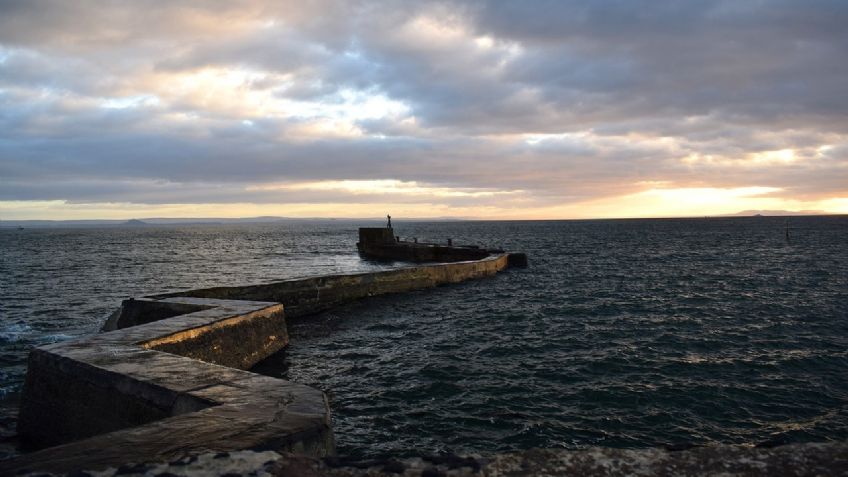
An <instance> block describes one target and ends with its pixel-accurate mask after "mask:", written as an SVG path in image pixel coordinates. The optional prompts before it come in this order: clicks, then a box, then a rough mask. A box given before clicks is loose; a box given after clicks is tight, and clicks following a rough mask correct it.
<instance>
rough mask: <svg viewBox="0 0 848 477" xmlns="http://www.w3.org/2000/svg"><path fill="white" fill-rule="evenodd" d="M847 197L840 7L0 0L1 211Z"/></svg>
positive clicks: (429, 210) (647, 207)
mask: <svg viewBox="0 0 848 477" xmlns="http://www.w3.org/2000/svg"><path fill="white" fill-rule="evenodd" d="M747 209H770V210H777V209H783V210H821V211H828V212H835V213H848V2H845V1H844V0H830V1H827V0H822V1H816V0H797V1H780V0H775V1H771V0H749V1H739V0H728V1H712V0H692V1H677V0H673V1H662V0H645V1H637V0H619V1H606V0H601V1H591V2H589V1H573V2H571V1H566V0H562V1H512V0H504V1H491V2H485V1H466V2H451V1H443V2H433V3H430V2H421V1H408V2H407V1H393V0H381V1H377V2H369V1H346V2H343V1H339V2H336V1H332V0H326V1H324V0H317V1H293V2H282V1H267V2H266V1H260V0H226V1H214V0H210V1H167V2H164V1H158V0H156V1H153V0H149V1H147V0H134V1H125V2H121V1H93V0H92V1H86V0H77V1H66V0H58V1H41V0H0V219H37V218H51V219H76V218H131V217H246V216H257V215H281V216H292V217H298V216H300V217H306V216H308V217H317V216H322V217H377V216H381V215H385V214H386V213H391V214H392V215H393V216H395V217H441V216H462V217H477V218H584V217H640V216H641V217H654V216H699V215H713V214H724V213H734V212H738V211H741V210H747Z"/></svg>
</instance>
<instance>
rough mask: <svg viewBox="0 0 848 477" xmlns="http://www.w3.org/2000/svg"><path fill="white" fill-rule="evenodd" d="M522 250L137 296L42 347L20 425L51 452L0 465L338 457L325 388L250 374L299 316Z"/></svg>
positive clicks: (2, 470)
mask: <svg viewBox="0 0 848 477" xmlns="http://www.w3.org/2000/svg"><path fill="white" fill-rule="evenodd" d="M510 261H511V260H510V255H509V254H506V253H498V254H492V255H488V254H487V256H485V257H483V258H481V259H478V260H466V261H459V262H453V263H438V264H432V265H419V266H412V267H407V268H401V269H396V270H387V271H379V272H372V273H358V274H349V275H330V276H320V277H311V278H305V279H299V280H283V281H277V282H270V283H266V284H260V285H246V286H236V287H217V288H206V289H198V290H190V291H184V292H179V293H172V294H162V295H155V296H149V297H145V298H138V299H129V300H125V301H124V302H123V303H122V305H121V308H120V309H119V310H118V311H117V312H116V313H115V314H113V315H112V316H111V317H110V318H109V320H108V322H107V323H106V325H105V326H104V331H105V332H104V333H101V334H98V335H94V336H89V337H85V338H81V339H78V340H74V341H68V342H63V343H57V344H53V345H48V346H43V347H39V348H36V349H34V350H33V351H32V352H31V353H30V357H29V368H28V371H27V378H26V383H25V386H24V391H23V399H22V406H21V410H20V418H19V424H18V431H19V435H20V436H21V438H22V439H23V441H24V442H25V443H26V444H27V445H29V446H30V447H34V448H42V450H38V451H35V452H32V453H29V454H24V455H22V456H20V457H17V458H15V459H11V460H7V461H0V474H3V475H7V474H15V473H20V472H36V471H37V472H69V471H73V470H79V469H86V470H98V469H104V468H109V467H119V466H120V465H122V464H125V463H128V462H163V461H165V462H166V461H169V460H172V459H175V458H179V457H182V456H185V455H194V454H199V453H203V452H210V451H214V452H234V451H243V450H254V451H264V450H274V451H278V452H293V453H296V454H302V455H308V456H313V457H321V456H327V455H333V454H334V452H335V446H334V438H333V432H332V428H331V426H330V410H329V407H328V404H327V400H326V397H325V395H324V394H323V393H322V392H321V391H320V390H317V389H314V388H310V387H308V386H304V385H299V384H295V383H291V382H287V381H283V380H280V379H275V378H270V377H266V376H260V375H256V374H254V373H251V372H248V371H246V370H247V369H249V368H250V367H251V366H253V365H254V364H256V363H257V362H259V361H261V360H262V359H264V358H266V357H268V356H270V355H272V354H274V353H276V352H277V351H279V350H281V349H282V348H283V347H285V346H286V344H287V343H288V334H287V331H286V322H285V316H302V315H307V314H311V313H316V312H320V311H322V310H326V309H328V308H331V307H333V306H337V305H339V304H342V303H346V302H350V301H353V300H358V299H361V298H365V297H369V296H374V295H381V294H386V293H398V292H404V291H410V290H416V289H422V288H429V287H435V286H438V285H443V284H448V283H457V282H461V281H464V280H468V279H473V278H481V277H486V276H491V275H494V274H496V273H497V272H499V271H501V270H504V269H505V268H507V267H509V266H510ZM284 307H285V308H284ZM51 446H52V447H51Z"/></svg>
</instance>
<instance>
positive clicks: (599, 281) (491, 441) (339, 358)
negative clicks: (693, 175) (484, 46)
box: [0, 217, 848, 458]
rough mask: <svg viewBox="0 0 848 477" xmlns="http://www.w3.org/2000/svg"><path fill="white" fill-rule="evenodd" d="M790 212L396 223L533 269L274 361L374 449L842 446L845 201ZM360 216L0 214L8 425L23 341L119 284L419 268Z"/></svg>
mask: <svg viewBox="0 0 848 477" xmlns="http://www.w3.org/2000/svg"><path fill="white" fill-rule="evenodd" d="M785 220H786V219H783V218H766V217H763V218H728V219H720V218H713V219H687V220H682V219H681V220H599V221H557V222H440V223H403V222H397V223H396V224H395V229H396V231H397V233H399V234H400V235H402V236H405V237H418V238H419V239H421V240H432V241H444V240H445V239H447V238H448V237H450V238H453V239H454V242H455V243H458V244H459V243H476V244H481V245H486V246H491V247H502V248H504V249H507V250H514V251H523V252H526V253H527V254H528V258H529V263H530V266H529V267H528V268H527V269H519V270H509V271H507V272H505V273H501V274H499V275H497V276H496V277H492V278H486V279H481V280H476V281H471V282H465V283H462V284H456V285H450V286H444V287H439V288H436V289H432V290H423V291H418V292H413V293H408V294H402V295H392V296H382V297H376V298H371V299H368V300H365V301H362V302H358V303H354V304H350V305H347V306H344V307H340V308H337V309H334V310H331V311H330V312H327V313H324V314H321V315H317V316H312V317H306V318H301V319H298V320H293V321H290V323H289V331H290V334H291V344H290V346H289V348H288V349H287V350H286V352H285V353H282V354H281V355H279V356H275V357H273V358H272V359H269V360H268V361H267V362H265V363H262V365H261V366H260V367H259V368H258V369H260V370H261V371H262V372H263V373H267V374H271V375H275V376H280V377H284V378H286V379H291V380H293V381H297V382H301V383H304V384H308V385H311V386H315V387H317V388H320V389H322V390H324V391H325V392H326V393H327V394H328V396H329V399H330V403H331V406H332V410H333V426H334V430H335V433H336V438H337V444H338V449H339V452H340V453H341V454H343V455H347V456H352V457H360V458H371V457H379V456H386V455H395V456H398V455H421V454H429V453H437V452H456V453H468V452H491V451H506V450H512V449H526V448H531V447H564V448H584V447H589V446H599V445H600V446H614V447H648V446H658V445H660V446H662V445H671V446H688V445H709V444H713V443H735V444H750V445H757V444H760V445H774V444H779V443H787V442H804V441H825V440H845V439H848V247H846V245H848V217H803V218H801V217H799V218H791V219H789V222H790V226H791V238H790V240H788V241H787V240H786V238H785V234H784V224H785ZM360 225H368V224H360V223H350V222H316V223H312V222H292V223H281V224H261V225H197V226H168V227H137V228H132V227H123V228H122V227H110V228H87V229H27V230H22V231H18V230H13V229H0V277H2V281H0V396H2V398H0V403H2V410H0V429H5V430H3V433H4V435H6V436H11V435H12V434H13V426H14V418H15V402H16V399H17V396H18V392H17V391H18V390H19V389H20V386H21V383H22V380H23V376H24V373H25V359H26V353H27V350H28V349H29V348H30V347H31V346H34V345H38V344H43V343H49V342H54V341H58V340H64V339H70V338H72V337H75V336H80V335H83V334H86V333H93V332H96V331H97V329H98V328H99V326H100V325H101V324H102V322H103V320H104V319H105V317H106V316H107V315H108V314H109V313H110V312H111V311H112V310H113V309H114V308H115V307H116V306H117V305H118V304H119V302H120V300H121V299H123V298H126V297H128V296H140V295H144V294H150V293H156V292H164V291H171V290H179V289H186V288H198V287H203V286H212V285H233V284H245V283H255V282H263V281H269V280H273V279H279V278H291V277H299V276H309V275H318V274H327V273H339V272H352V271H363V270H374V269H380V268H391V267H397V266H404V264H403V263H376V262H370V261H365V260H362V259H360V257H359V256H358V255H357V254H356V252H355V242H356V228H357V227H358V226H360ZM8 452H11V451H8Z"/></svg>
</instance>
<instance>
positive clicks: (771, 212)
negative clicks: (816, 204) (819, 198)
mask: <svg viewBox="0 0 848 477" xmlns="http://www.w3.org/2000/svg"><path fill="white" fill-rule="evenodd" d="M753 215H762V216H778V217H779V216H791V215H833V214H830V213H828V212H825V211H823V210H743V211H742V212H737V213H735V214H727V215H722V216H721V217H749V216H753Z"/></svg>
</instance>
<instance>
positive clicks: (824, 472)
mask: <svg viewBox="0 0 848 477" xmlns="http://www.w3.org/2000/svg"><path fill="white" fill-rule="evenodd" d="M92 474H93V475H96V476H101V477H109V476H117V475H122V476H150V477H152V476H157V475H169V474H170V475H177V476H187V477H189V476H207V475H226V474H229V475H257V476H303V477H365V476H369V477H383V476H385V477H387V476H398V475H402V476H405V477H434V476H453V477H470V476H488V477H518V476H564V475H574V476H589V477H591V476H601V477H613V476H639V475H642V476H704V475H715V476H727V477H732V476H746V477H747V476H817V475H818V476H844V475H848V444H846V443H815V444H795V445H787V446H781V447H775V448H771V449H758V448H752V447H741V446H716V447H704V448H696V449H690V450H686V451H676V452H671V451H667V450H663V449H630V450H625V449H609V448H595V449H588V450H582V451H567V450H562V449H533V450H528V451H523V452H512V453H506V454H497V455H491V456H486V457H480V456H476V457H460V456H455V455H443V456H431V457H424V458H411V459H400V460H396V459H389V460H383V461H368V462H352V461H343V460H339V459H325V460H322V459H318V458H314V457H308V456H303V455H295V454H289V453H277V452H270V451H265V452H251V451H241V452H229V453H206V454H201V455H199V456H190V457H184V458H181V459H176V460H173V461H171V462H151V463H144V464H124V465H121V466H116V467H112V468H109V469H105V470H102V471H99V472H93V473H92Z"/></svg>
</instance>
